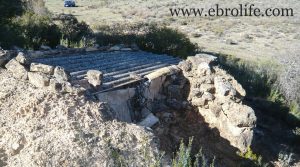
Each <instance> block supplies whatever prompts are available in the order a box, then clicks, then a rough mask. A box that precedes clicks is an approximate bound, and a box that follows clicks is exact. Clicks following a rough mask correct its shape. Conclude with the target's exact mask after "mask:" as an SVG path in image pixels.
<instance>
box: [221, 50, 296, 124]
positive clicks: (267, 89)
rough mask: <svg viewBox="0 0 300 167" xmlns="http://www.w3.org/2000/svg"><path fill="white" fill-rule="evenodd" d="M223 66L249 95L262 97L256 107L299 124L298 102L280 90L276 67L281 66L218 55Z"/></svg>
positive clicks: (291, 122) (286, 120)
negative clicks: (288, 98) (291, 99)
mask: <svg viewBox="0 0 300 167" xmlns="http://www.w3.org/2000/svg"><path fill="white" fill-rule="evenodd" d="M217 56H218V57H219V60H220V64H221V66H222V68H224V69H225V70H226V71H228V72H229V73H230V74H231V75H233V76H234V77H235V79H236V80H237V81H238V82H239V83H241V85H242V86H243V88H244V89H245V90H246V92H247V97H260V98H262V99H265V100H263V101H262V100H261V102H258V101H256V102H255V105H254V107H257V108H259V109H260V110H262V111H267V113H270V114H271V116H274V117H277V118H280V119H282V120H284V121H285V122H287V123H288V124H289V125H291V126H299V124H300V111H299V108H298V104H297V103H296V102H289V101H287V100H286V99H285V97H284V96H283V94H282V93H281V92H280V89H279V87H278V83H277V82H278V81H277V79H278V78H277V74H278V73H279V72H278V71H276V70H275V69H279V67H278V66H277V65H276V64H274V63H272V62H259V63H257V62H248V61H244V60H241V59H239V58H235V57H234V56H231V55H217Z"/></svg>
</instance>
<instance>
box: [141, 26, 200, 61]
mask: <svg viewBox="0 0 300 167" xmlns="http://www.w3.org/2000/svg"><path fill="white" fill-rule="evenodd" d="M137 44H138V46H139V47H140V48H141V49H142V50H145V51H149V52H153V53H164V54H169V55H173V56H177V57H180V58H186V57H187V56H191V55H194V54H195V51H196V49H197V46H196V45H195V44H193V43H191V41H190V40H189V38H188V37H187V36H186V35H185V34H183V33H181V32H179V31H177V30H174V29H170V28H167V27H156V26H151V27H150V28H149V31H148V32H146V33H145V34H144V35H142V36H141V37H140V38H139V40H138V42H137Z"/></svg>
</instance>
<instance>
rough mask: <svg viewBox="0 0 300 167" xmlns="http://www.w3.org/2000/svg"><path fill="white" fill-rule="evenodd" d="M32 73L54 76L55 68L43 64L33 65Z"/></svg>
mask: <svg viewBox="0 0 300 167" xmlns="http://www.w3.org/2000/svg"><path fill="white" fill-rule="evenodd" d="M30 71H31V72H41V73H44V74H48V75H53V72H54V67H53V66H50V65H46V64H41V63H31V65H30Z"/></svg>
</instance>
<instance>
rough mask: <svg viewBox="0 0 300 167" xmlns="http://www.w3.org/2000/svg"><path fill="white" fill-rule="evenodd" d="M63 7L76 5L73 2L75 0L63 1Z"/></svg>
mask: <svg viewBox="0 0 300 167" xmlns="http://www.w3.org/2000/svg"><path fill="white" fill-rule="evenodd" d="M64 4H65V5H64V6H65V7H76V4H75V1H74V0H65V3H64Z"/></svg>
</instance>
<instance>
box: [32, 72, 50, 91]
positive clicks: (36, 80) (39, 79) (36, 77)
mask: <svg viewBox="0 0 300 167" xmlns="http://www.w3.org/2000/svg"><path fill="white" fill-rule="evenodd" d="M28 78H29V82H30V83H31V84H33V85H35V86H36V87H40V88H42V87H46V86H49V82H50V78H49V76H47V75H46V74H43V73H40V72H28Z"/></svg>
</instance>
